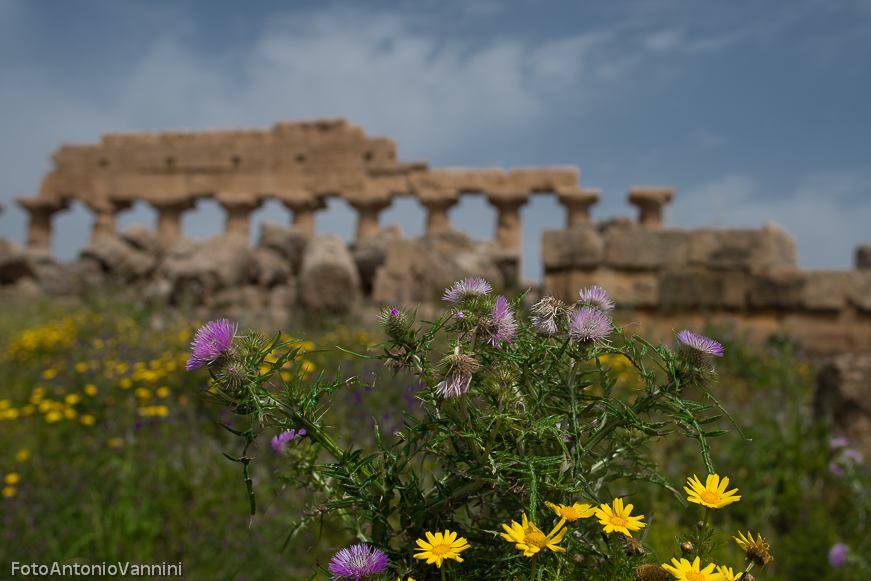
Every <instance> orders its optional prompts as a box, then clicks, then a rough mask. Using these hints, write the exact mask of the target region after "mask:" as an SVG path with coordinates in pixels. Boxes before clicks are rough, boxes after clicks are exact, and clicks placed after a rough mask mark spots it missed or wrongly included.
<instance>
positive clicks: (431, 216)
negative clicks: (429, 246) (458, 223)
mask: <svg viewBox="0 0 871 581" xmlns="http://www.w3.org/2000/svg"><path fill="white" fill-rule="evenodd" d="M459 201H460V200H459V198H458V197H457V196H456V195H454V196H445V197H442V198H436V197H431V198H422V199H420V203H421V205H422V206H423V207H425V208H426V209H427V213H426V233H427V234H433V233H434V232H444V231H446V230H450V229H451V219H450V218H448V209H449V208H451V207H453V206H456V205H457V202H459Z"/></svg>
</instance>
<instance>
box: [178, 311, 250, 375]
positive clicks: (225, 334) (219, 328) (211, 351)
mask: <svg viewBox="0 0 871 581" xmlns="http://www.w3.org/2000/svg"><path fill="white" fill-rule="evenodd" d="M238 328H239V324H238V323H236V324H230V321H228V320H227V319H222V320H220V321H209V322H208V323H206V324H205V325H203V326H202V327H200V330H199V331H197V336H196V337H194V340H193V342H192V343H191V358H190V359H188V360H187V363H185V369H187V370H188V371H192V370H194V369H199V368H200V367H202V366H203V365H210V364H212V363H214V362H215V360H216V359H217V358H218V357H220V355H221V353H223V352H224V351H225V350H226V349H228V348H229V347H230V345H232V344H233V338H234V337H236V331H237V330H238Z"/></svg>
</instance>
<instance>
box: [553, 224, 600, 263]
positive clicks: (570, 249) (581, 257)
mask: <svg viewBox="0 0 871 581" xmlns="http://www.w3.org/2000/svg"><path fill="white" fill-rule="evenodd" d="M603 248H604V243H603V241H602V237H601V236H599V233H598V232H596V229H595V228H594V227H593V226H592V225H590V224H575V225H573V226H571V227H570V228H566V229H564V230H545V231H544V232H543V233H542V235H541V259H542V262H543V263H544V268H545V270H560V269H565V268H593V267H596V266H598V265H599V264H600V263H601V262H602V250H603Z"/></svg>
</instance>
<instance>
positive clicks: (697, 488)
mask: <svg viewBox="0 0 871 581" xmlns="http://www.w3.org/2000/svg"><path fill="white" fill-rule="evenodd" d="M687 484H689V485H690V487H691V488H692V490H691V489H690V488H687V487H686V486H684V490H686V491H687V494H688V495H689V496H688V498H687V500H689V501H690V502H695V503H696V504H701V505H702V506H706V507H708V508H723V507H724V506H726V505H727V504H732V503H733V502H738V501H739V500H741V497H740V496H733V495H734V494H735V493H736V492H738V489H737V488H735V489H733V490H730V491H729V492H726V487H727V486H728V485H729V478H728V477H726V476H724V477H723V480H722V481H721V480H720V477H719V476H717V475H716V474H709V475H708V478H707V479H706V481H705V485H704V486H702V483H701V481H700V480H699V478H698V476H696V475H695V474H693V477H692V478H687Z"/></svg>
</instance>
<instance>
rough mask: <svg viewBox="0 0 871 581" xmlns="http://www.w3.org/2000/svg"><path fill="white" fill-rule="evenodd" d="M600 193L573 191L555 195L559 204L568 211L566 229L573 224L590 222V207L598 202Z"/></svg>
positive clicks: (596, 191)
mask: <svg viewBox="0 0 871 581" xmlns="http://www.w3.org/2000/svg"><path fill="white" fill-rule="evenodd" d="M601 196H602V193H601V192H600V191H599V190H575V191H573V192H572V191H570V192H562V193H557V199H558V200H559V203H560V204H562V205H563V206H565V207H566V209H567V210H568V213H567V220H566V227H568V228H570V227H571V226H573V225H575V224H586V223H587V222H589V221H590V206H592V205H593V204H595V203H596V202H598V201H599V198H600V197H601Z"/></svg>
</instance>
